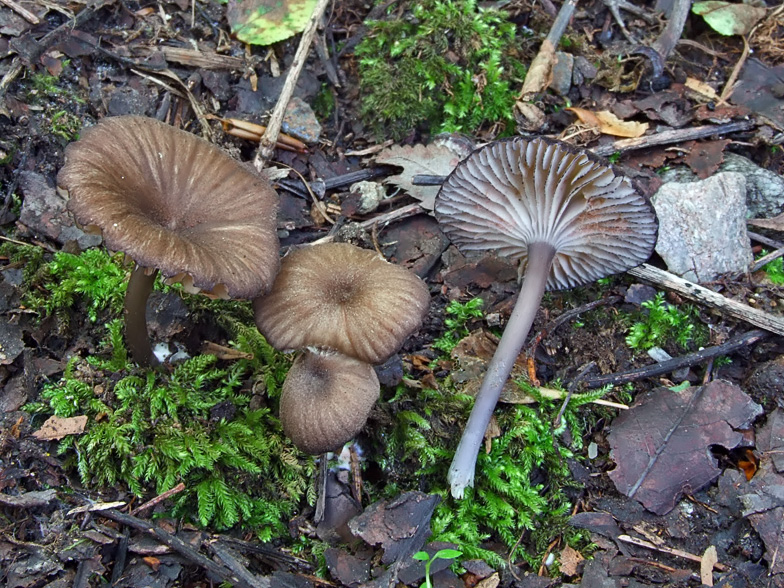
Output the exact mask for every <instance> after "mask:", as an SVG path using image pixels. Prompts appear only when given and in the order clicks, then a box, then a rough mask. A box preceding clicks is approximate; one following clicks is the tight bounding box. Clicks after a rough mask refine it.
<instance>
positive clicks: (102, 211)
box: [57, 116, 279, 298]
mask: <svg viewBox="0 0 784 588" xmlns="http://www.w3.org/2000/svg"><path fill="white" fill-rule="evenodd" d="M57 181H58V184H59V185H61V186H63V187H64V188H66V189H67V190H68V193H69V195H70V201H69V204H68V206H69V209H70V210H71V211H72V212H73V214H74V216H75V217H76V219H77V221H78V222H79V223H80V224H82V225H94V226H97V227H99V228H100V229H101V231H102V232H103V237H104V241H105V243H106V246H107V247H108V248H110V249H113V250H116V251H123V252H125V253H127V254H128V255H130V256H131V257H133V259H134V260H135V261H136V262H137V263H138V264H139V265H141V266H143V267H148V268H157V269H159V270H160V272H161V273H162V274H163V275H164V276H165V277H167V278H177V279H180V280H182V281H183V282H184V283H185V284H186V285H190V284H192V285H193V286H195V288H198V289H201V290H205V291H207V292H214V293H216V294H219V295H220V294H223V295H226V294H228V295H229V296H232V297H237V298H253V297H254V296H258V295H259V294H260V293H263V292H266V291H267V290H268V289H269V287H270V286H271V285H272V281H273V279H274V277H275V274H276V273H277V270H278V267H279V259H278V248H279V245H278V238H277V233H276V213H277V208H278V197H277V194H276V193H275V190H274V189H273V188H272V186H271V185H270V184H269V182H267V181H266V180H265V179H263V178H260V177H258V176H256V175H255V174H254V173H252V172H251V171H250V170H248V169H246V168H245V167H243V166H242V165H241V164H239V163H238V162H237V161H235V160H234V159H232V158H231V157H229V156H228V155H227V154H225V153H224V152H223V151H221V150H220V149H218V148H217V147H214V146H213V145H211V144H210V143H208V142H207V141H204V140H203V139H201V138H199V137H196V136H195V135H193V134H191V133H187V132H185V131H180V130H177V129H175V128H173V127H171V126H169V125H166V124H164V123H161V122H159V121H157V120H154V119H150V118H144V117H139V116H119V117H113V118H106V119H103V120H102V121H101V122H99V123H98V124H97V125H95V126H94V127H91V128H89V129H86V130H85V131H84V132H83V134H82V137H81V138H80V139H79V141H77V142H75V143H72V144H70V145H69V146H68V147H67V148H66V151H65V165H64V167H63V168H62V170H61V171H60V173H59V175H58V177H57Z"/></svg>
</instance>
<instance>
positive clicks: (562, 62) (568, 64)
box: [550, 51, 574, 96]
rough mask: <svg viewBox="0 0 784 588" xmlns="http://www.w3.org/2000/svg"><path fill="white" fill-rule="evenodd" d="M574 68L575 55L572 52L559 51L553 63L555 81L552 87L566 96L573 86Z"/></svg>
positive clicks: (551, 83)
mask: <svg viewBox="0 0 784 588" xmlns="http://www.w3.org/2000/svg"><path fill="white" fill-rule="evenodd" d="M573 70H574V56H573V55H572V54H571V53H564V52H563V51H557V52H556V54H555V64H554V65H553V72H552V76H553V81H552V82H550V88H552V90H553V92H555V93H556V94H559V95H560V96H566V95H567V94H568V93H569V89H570V88H571V87H572V71H573Z"/></svg>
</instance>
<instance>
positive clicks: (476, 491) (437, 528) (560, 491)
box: [377, 383, 608, 566]
mask: <svg viewBox="0 0 784 588" xmlns="http://www.w3.org/2000/svg"><path fill="white" fill-rule="evenodd" d="M519 385H521V386H523V387H525V388H526V391H528V392H529V393H532V394H535V390H532V389H531V388H530V386H528V385H526V384H524V383H520V384H519ZM442 388H443V389H444V390H445V391H436V390H427V389H425V390H421V391H419V392H418V393H417V395H416V396H410V395H405V394H396V395H395V399H394V401H393V402H392V403H391V404H390V407H389V408H390V409H391V412H392V415H393V420H394V425H393V427H392V430H391V432H388V434H386V435H384V437H383V439H378V440H377V442H378V447H379V451H380V452H381V455H382V457H381V458H380V460H379V465H380V466H381V467H382V469H384V470H385V471H387V473H388V478H387V480H385V481H386V482H390V481H391V482H393V483H391V484H389V483H388V484H387V486H386V487H385V488H384V491H385V494H388V493H390V492H391V493H395V492H398V491H399V489H400V488H399V486H398V485H397V484H395V483H394V482H395V481H396V480H398V481H401V485H402V480H405V481H406V484H407V485H408V487H410V486H411V482H410V480H418V481H419V482H418V486H419V488H420V489H421V490H424V491H427V492H433V493H436V494H438V495H440V496H441V498H442V500H441V502H440V504H439V505H438V506H437V507H436V511H435V513H434V515H433V519H432V523H431V527H432V530H433V540H436V541H448V542H451V543H455V544H457V545H458V546H459V548H460V550H461V551H462V552H463V553H464V554H465V556H466V557H467V558H476V557H478V558H482V559H485V560H486V561H488V562H489V563H491V564H492V565H495V566H500V565H502V564H503V562H504V561H505V558H504V557H502V556H501V555H499V554H498V553H497V552H495V551H492V550H490V549H488V547H487V544H486V542H487V541H488V540H489V539H491V538H495V539H499V540H500V541H502V542H503V544H504V545H506V548H507V549H510V550H513V551H514V550H518V551H515V552H514V553H512V554H511V558H512V560H513V561H514V560H516V559H518V558H520V557H522V558H523V559H525V560H526V561H528V563H529V564H530V565H532V566H534V565H537V566H538V563H539V562H540V560H541V557H542V555H543V554H544V553H545V551H546V549H547V546H548V545H549V543H550V542H551V541H552V540H553V539H555V538H556V537H559V536H562V537H564V538H565V539H566V541H567V542H568V543H569V544H570V545H572V546H573V547H578V548H580V549H584V548H585V547H587V546H588V545H589V543H590V541H589V539H588V535H587V534H586V533H584V532H581V531H579V530H576V529H573V528H571V527H569V525H568V518H569V515H570V513H571V509H572V506H573V504H572V502H571V500H570V499H569V497H568V494H567V489H568V488H570V487H572V488H575V487H576V485H575V483H574V481H573V480H572V476H571V474H570V472H569V468H568V466H567V463H566V460H567V458H572V457H574V451H576V450H578V449H580V448H581V445H582V437H583V435H584V429H583V427H584V426H585V423H584V420H585V419H584V415H583V411H582V410H581V409H580V406H582V405H583V404H585V403H586V402H589V401H590V400H593V399H595V398H597V397H600V396H602V395H604V394H606V393H607V391H608V390H607V389H603V390H599V391H594V392H591V393H588V394H582V395H576V396H574V397H573V398H572V400H571V401H570V403H569V405H568V407H567V409H566V411H565V412H564V415H563V418H562V420H561V424H560V425H559V426H558V427H557V428H554V427H553V426H552V423H553V421H554V418H555V415H556V414H557V412H558V410H559V408H560V403H554V402H552V401H548V400H546V399H540V402H539V403H538V404H536V405H517V406H511V407H510V406H504V407H503V408H500V409H499V410H497V411H496V418H497V420H498V425H499V428H500V431H501V434H500V436H499V437H497V438H495V439H493V441H492V444H491V447H490V450H489V452H486V451H481V452H480V454H479V458H478V461H477V469H476V478H475V486H474V488H473V489H469V490H468V491H467V493H466V496H465V497H464V498H463V499H461V500H455V499H453V498H452V497H451V496H450V495H449V493H448V485H447V483H446V475H447V469H448V467H449V464H450V462H451V459H452V456H453V454H454V450H455V446H456V443H457V439H458V438H459V435H458V434H456V429H457V428H458V427H459V426H460V425H462V424H464V423H465V419H466V418H467V415H468V412H469V409H470V406H471V402H472V399H471V398H470V397H467V396H465V395H464V394H460V393H457V392H454V391H451V390H449V385H448V383H444V385H443V386H442ZM567 428H568V429H569V430H570V432H571V439H573V440H574V441H572V445H571V446H569V445H567V443H566V442H564V441H563V434H564V433H565V431H566V429H567ZM523 534H525V535H526V541H524V542H521V541H520V538H521V536H522V535H523ZM523 545H524V546H526V547H525V548H523V547H520V546H523Z"/></svg>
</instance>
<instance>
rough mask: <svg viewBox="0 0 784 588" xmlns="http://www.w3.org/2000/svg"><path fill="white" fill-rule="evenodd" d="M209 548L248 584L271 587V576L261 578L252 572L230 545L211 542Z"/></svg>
mask: <svg viewBox="0 0 784 588" xmlns="http://www.w3.org/2000/svg"><path fill="white" fill-rule="evenodd" d="M207 548H208V549H209V550H210V551H212V553H213V554H215V557H217V558H218V559H219V560H220V561H221V562H222V563H223V564H224V565H225V566H226V567H227V568H229V569H230V570H231V571H232V572H234V575H235V576H237V577H238V578H240V579H241V580H242V581H243V582H245V583H246V584H247V585H248V586H252V588H270V586H271V585H272V582H271V580H270V579H269V578H263V577H262V578H259V577H257V576H256V575H254V574H252V573H250V572H249V571H248V569H247V568H246V567H245V566H244V565H242V563H241V562H240V561H239V560H238V559H237V558H236V556H235V555H234V554H233V553H232V552H231V550H230V549H229V548H228V547H224V546H222V545H219V544H218V543H209V544H208V545H207Z"/></svg>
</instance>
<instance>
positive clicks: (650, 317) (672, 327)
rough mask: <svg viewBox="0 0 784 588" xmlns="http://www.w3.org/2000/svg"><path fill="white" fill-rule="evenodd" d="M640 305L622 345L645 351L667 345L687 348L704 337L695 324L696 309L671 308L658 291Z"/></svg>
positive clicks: (699, 342) (687, 307)
mask: <svg viewBox="0 0 784 588" xmlns="http://www.w3.org/2000/svg"><path fill="white" fill-rule="evenodd" d="M641 306H642V308H641V310H640V311H639V312H637V313H634V314H633V315H631V321H633V322H632V324H631V326H630V327H629V333H628V335H627V336H626V344H627V345H628V346H629V347H631V348H632V349H641V350H643V351H646V350H648V349H650V348H652V347H656V346H659V347H663V346H665V345H668V344H675V345H678V346H679V347H681V348H682V349H688V348H689V346H690V345H691V344H693V343H694V344H701V343H702V342H703V341H704V340H705V339H706V338H707V337H706V333H705V327H704V326H703V325H702V324H700V323H698V321H697V319H696V310H695V309H694V308H693V307H692V306H690V305H685V306H684V308H683V309H681V308H678V307H676V306H673V305H672V304H669V303H667V302H665V300H664V293H663V292H658V293H657V294H656V296H655V297H654V298H653V299H652V300H647V301H646V302H643V303H642V304H641Z"/></svg>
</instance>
